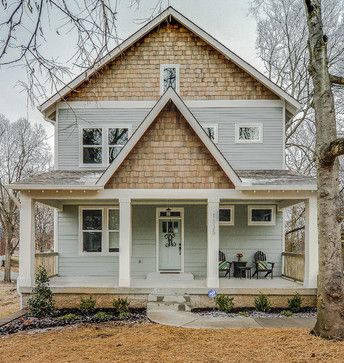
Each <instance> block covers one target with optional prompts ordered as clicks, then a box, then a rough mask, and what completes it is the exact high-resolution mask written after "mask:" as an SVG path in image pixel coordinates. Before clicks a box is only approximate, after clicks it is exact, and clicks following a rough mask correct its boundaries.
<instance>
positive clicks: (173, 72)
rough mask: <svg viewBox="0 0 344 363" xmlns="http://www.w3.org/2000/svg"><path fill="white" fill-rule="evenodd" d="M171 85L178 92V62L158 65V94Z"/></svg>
mask: <svg viewBox="0 0 344 363" xmlns="http://www.w3.org/2000/svg"><path fill="white" fill-rule="evenodd" d="M169 87H172V88H173V89H174V90H175V91H176V92H179V64H162V65H161V66H160V94H163V93H165V92H166V91H167V89H168V88H169Z"/></svg>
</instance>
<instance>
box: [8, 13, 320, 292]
mask: <svg viewBox="0 0 344 363" xmlns="http://www.w3.org/2000/svg"><path fill="white" fill-rule="evenodd" d="M300 107H301V106H300V104H299V103H298V102H297V101H296V100H295V99H293V98H292V97H291V96H290V95H288V94H287V93H286V92H284V91H283V90H282V89H280V88H279V87H278V86H277V85H276V84H274V83H273V82H272V81H270V80H269V79H267V78H266V77H265V76H264V75H262V74H261V73H259V72H258V71H257V70H256V69H255V68H253V67H252V66H251V65H249V64H248V63H246V62H245V61H244V60H242V59H241V58H240V57H238V56H237V55H236V54H234V53H233V52H232V51H230V50H229V49H227V48H226V47H225V46H223V45H222V44H221V43H219V42H218V41H217V40H216V39H214V38H212V37H211V36H210V35H209V34H207V33H206V32H205V31H203V30H202V29H200V28H199V27H198V26H197V25H195V24H194V23H192V22H191V21H190V20H188V19H187V18H185V17H184V16H183V15H182V14H180V13H179V12H177V11H176V10H174V9H173V8H171V7H170V8H168V9H167V10H166V11H164V12H163V13H162V14H161V15H159V16H158V17H157V18H155V19H154V20H152V21H150V22H149V23H148V24H147V25H145V26H144V27H143V28H141V29H140V30H139V31H137V32H136V33H135V34H134V35H133V36H131V37H130V38H128V39H127V40H126V41H124V42H123V43H122V44H121V45H120V46H118V47H117V48H115V49H114V50H113V51H112V52H110V53H109V54H108V55H107V56H105V57H104V58H103V59H102V60H101V61H100V62H99V63H98V64H97V65H96V66H95V67H94V68H91V69H89V70H87V71H86V72H84V73H82V74H81V75H80V76H78V77H77V78H76V79H75V80H73V81H72V82H71V83H69V84H68V85H67V86H65V87H64V88H63V89H62V90H60V91H59V92H58V93H56V94H55V95H54V96H52V97H51V98H50V99H48V100H47V101H46V102H44V103H43V104H42V105H41V106H40V111H41V112H42V114H43V115H44V117H45V119H46V120H48V121H49V122H51V123H52V124H53V125H54V126H55V169H56V170H54V171H52V172H48V173H45V174H41V175H38V176H36V177H33V178H31V179H28V180H23V181H21V182H20V183H17V184H13V185H12V188H13V189H17V190H20V193H21V196H20V199H21V225H20V228H21V241H20V273H19V279H18V287H19V291H21V292H23V293H28V292H29V291H30V288H31V287H32V285H33V282H34V241H33V233H34V231H33V229H34V224H33V201H39V202H42V203H45V204H47V205H50V206H53V207H54V208H56V213H55V228H56V230H55V238H56V243H55V249H56V251H57V252H58V274H59V276H58V277H55V278H54V279H53V280H52V281H51V285H52V286H53V288H56V289H55V290H54V291H55V292H56V294H57V293H58V292H63V293H70V294H74V293H77V292H80V291H83V292H85V291H86V292H89V293H93V294H104V293H106V292H108V293H109V294H116V293H130V294H131V296H133V295H135V294H136V293H137V294H141V295H142V294H146V293H148V292H149V291H151V290H152V288H159V287H161V288H168V286H173V287H176V288H177V287H181V288H185V287H186V286H187V287H188V290H187V291H188V292H192V291H193V293H195V294H196V291H198V292H197V293H199V294H203V295H206V293H207V291H208V290H209V288H220V290H221V289H222V291H224V292H231V293H234V292H233V291H234V290H233V289H232V290H231V286H232V287H233V286H239V287H241V286H242V287H244V286H245V284H246V283H248V282H247V281H246V280H242V282H240V284H239V285H238V283H236V285H235V279H231V280H229V279H222V278H221V279H220V278H219V270H218V258H219V250H220V251H222V252H224V253H225V255H226V258H227V259H228V260H231V261H232V260H236V254H237V253H238V252H242V253H243V260H245V261H248V263H249V264H252V261H253V256H254V253H255V252H256V251H263V252H264V253H266V255H267V259H268V260H269V261H273V262H275V268H274V276H275V277H278V276H281V274H282V252H283V244H284V233H283V209H284V208H286V207H289V206H291V205H294V204H296V203H300V202H305V205H306V226H305V268H304V285H303V286H304V288H305V290H304V291H306V290H307V288H315V287H316V280H317V265H318V252H317V223H316V219H317V216H316V213H317V212H316V184H315V181H314V180H313V179H311V178H309V177H306V176H301V175H296V174H294V173H292V172H290V171H287V170H286V167H285V124H286V121H287V120H288V119H290V118H291V117H292V116H293V115H294V114H295V113H297V112H298V109H299V108H300ZM171 281H172V282H173V283H172V282H171ZM261 281H263V280H258V281H257V280H254V281H253V280H252V281H251V282H250V283H251V285H252V286H253V287H254V289H255V290H254V291H255V293H256V292H257V291H258V289H259V288H261V287H262V285H260V284H261ZM269 281H271V280H269ZM272 282H273V283H274V285H271V287H274V288H283V287H286V286H289V288H290V289H289V292H288V293H289V294H290V293H291V292H294V291H295V290H294V289H295V288H300V286H301V287H302V285H297V284H294V285H292V283H290V284H291V285H286V282H285V280H283V279H280V278H279V279H278V278H277V279H274V280H272ZM272 282H271V283H272ZM169 283H170V284H171V285H169ZM264 283H265V284H266V285H264V286H266V287H269V285H268V283H270V282H268V281H267V280H264ZM231 284H234V285H231ZM252 286H251V287H252ZM264 286H263V287H264ZM85 288H86V290H85ZM193 288H194V290H193ZM226 288H228V289H227V290H226ZM80 289H81V290H80ZM238 291H240V289H238V290H236V293H238ZM312 293H314V290H312Z"/></svg>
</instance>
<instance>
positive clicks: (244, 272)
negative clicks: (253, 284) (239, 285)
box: [238, 266, 252, 280]
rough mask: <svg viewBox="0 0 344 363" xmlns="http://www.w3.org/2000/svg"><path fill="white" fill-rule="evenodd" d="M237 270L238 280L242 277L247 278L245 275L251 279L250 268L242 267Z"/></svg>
mask: <svg viewBox="0 0 344 363" xmlns="http://www.w3.org/2000/svg"><path fill="white" fill-rule="evenodd" d="M238 268H239V271H240V278H242V277H243V276H244V277H245V278H247V275H248V277H249V278H250V280H251V278H252V267H250V266H243V267H238Z"/></svg>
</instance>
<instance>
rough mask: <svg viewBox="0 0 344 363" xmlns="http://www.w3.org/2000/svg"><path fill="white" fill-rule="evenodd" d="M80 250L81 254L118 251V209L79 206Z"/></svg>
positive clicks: (102, 253) (100, 253)
mask: <svg viewBox="0 0 344 363" xmlns="http://www.w3.org/2000/svg"><path fill="white" fill-rule="evenodd" d="M79 215H80V251H81V253H82V254H85V255H87V254H99V255H106V254H113V253H117V252H119V209H118V208H115V207H80V208H79Z"/></svg>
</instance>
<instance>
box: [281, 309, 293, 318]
mask: <svg viewBox="0 0 344 363" xmlns="http://www.w3.org/2000/svg"><path fill="white" fill-rule="evenodd" d="M281 314H282V315H284V316H286V317H288V318H289V317H290V316H292V315H293V312H292V311H290V310H282V311H281Z"/></svg>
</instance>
